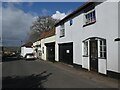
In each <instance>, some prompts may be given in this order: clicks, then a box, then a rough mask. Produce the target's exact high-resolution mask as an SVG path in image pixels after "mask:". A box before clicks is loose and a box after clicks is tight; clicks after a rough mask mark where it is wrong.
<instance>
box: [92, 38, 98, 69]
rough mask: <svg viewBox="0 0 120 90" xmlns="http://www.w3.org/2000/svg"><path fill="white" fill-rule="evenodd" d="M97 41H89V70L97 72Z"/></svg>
mask: <svg viewBox="0 0 120 90" xmlns="http://www.w3.org/2000/svg"><path fill="white" fill-rule="evenodd" d="M97 44H98V43H97V40H90V70H94V71H98V45H97Z"/></svg>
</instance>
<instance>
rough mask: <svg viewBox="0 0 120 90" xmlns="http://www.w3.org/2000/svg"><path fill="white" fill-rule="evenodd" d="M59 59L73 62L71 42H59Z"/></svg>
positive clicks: (69, 62) (68, 62)
mask: <svg viewBox="0 0 120 90" xmlns="http://www.w3.org/2000/svg"><path fill="white" fill-rule="evenodd" d="M59 61H60V62H64V63H67V64H73V43H65V44H59Z"/></svg>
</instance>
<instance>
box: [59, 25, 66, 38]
mask: <svg viewBox="0 0 120 90" xmlns="http://www.w3.org/2000/svg"><path fill="white" fill-rule="evenodd" d="M64 36H65V26H64V24H61V25H60V37H64Z"/></svg>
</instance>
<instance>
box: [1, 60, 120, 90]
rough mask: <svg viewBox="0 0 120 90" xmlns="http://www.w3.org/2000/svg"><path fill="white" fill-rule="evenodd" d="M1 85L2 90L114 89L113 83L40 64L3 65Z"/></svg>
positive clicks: (63, 66) (64, 67) (67, 68)
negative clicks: (36, 89) (42, 89)
mask: <svg viewBox="0 0 120 90" xmlns="http://www.w3.org/2000/svg"><path fill="white" fill-rule="evenodd" d="M2 82H3V88H104V89H105V88H106V89H107V88H114V89H115V88H118V80H116V79H113V78H109V77H106V76H102V75H100V74H98V73H96V72H89V71H87V70H84V69H76V68H73V66H71V65H67V64H63V63H52V62H49V61H42V60H31V61H26V60H22V59H19V60H17V59H15V60H10V61H6V62H3V63H2ZM114 89H113V90H114Z"/></svg>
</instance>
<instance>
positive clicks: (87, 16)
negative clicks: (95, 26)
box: [85, 9, 96, 25]
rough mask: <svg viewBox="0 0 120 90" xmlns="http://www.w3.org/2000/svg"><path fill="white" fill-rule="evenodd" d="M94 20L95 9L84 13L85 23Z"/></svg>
mask: <svg viewBox="0 0 120 90" xmlns="http://www.w3.org/2000/svg"><path fill="white" fill-rule="evenodd" d="M93 22H96V14H95V9H93V10H91V11H88V12H86V13H85V25H87V24H90V23H93Z"/></svg>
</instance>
